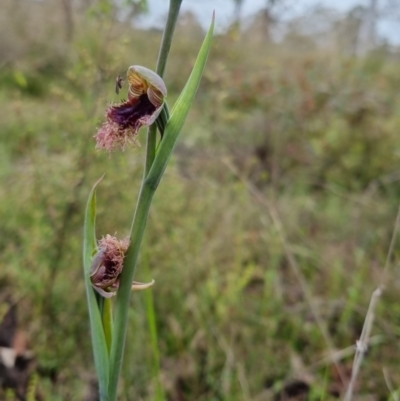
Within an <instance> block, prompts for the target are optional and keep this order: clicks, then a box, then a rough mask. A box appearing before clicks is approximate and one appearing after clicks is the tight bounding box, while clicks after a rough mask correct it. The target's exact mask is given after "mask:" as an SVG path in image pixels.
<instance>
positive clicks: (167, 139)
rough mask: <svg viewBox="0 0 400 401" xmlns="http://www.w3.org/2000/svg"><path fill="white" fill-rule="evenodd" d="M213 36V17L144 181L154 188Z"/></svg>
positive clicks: (190, 102)
mask: <svg viewBox="0 0 400 401" xmlns="http://www.w3.org/2000/svg"><path fill="white" fill-rule="evenodd" d="M213 34H214V15H213V17H212V21H211V25H210V28H209V30H208V32H207V35H206V37H205V38H204V41H203V44H202V46H201V48H200V51H199V54H198V56H197V59H196V62H195V64H194V66H193V70H192V72H191V74H190V77H189V79H188V81H187V83H186V85H185V87H184V88H183V91H182V93H181V94H180V96H179V98H178V100H177V101H176V103H175V105H174V107H173V108H172V112H171V117H170V118H169V120H168V123H167V126H166V127H165V132H164V138H163V140H162V141H161V143H160V146H159V149H158V151H157V155H156V157H155V159H154V163H153V165H152V167H151V169H150V171H149V174H148V176H147V178H146V180H147V181H148V182H151V184H152V185H154V187H157V185H158V183H159V181H160V179H161V177H162V175H163V173H164V171H165V169H166V167H167V164H168V161H169V158H170V157H171V154H172V151H173V150H174V147H175V143H176V140H177V139H178V135H179V133H180V131H181V130H182V127H183V125H184V123H185V121H186V117H187V115H188V114H189V110H190V108H191V106H192V103H193V100H194V98H195V96H196V93H197V89H198V87H199V85H200V81H201V78H202V76H203V72H204V69H205V66H206V62H207V59H208V54H209V52H210V48H211V43H212V38H213Z"/></svg>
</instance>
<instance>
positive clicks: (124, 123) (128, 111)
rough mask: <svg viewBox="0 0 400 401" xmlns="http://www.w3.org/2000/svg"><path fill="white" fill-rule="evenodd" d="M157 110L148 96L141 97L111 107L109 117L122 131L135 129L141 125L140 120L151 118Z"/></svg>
mask: <svg viewBox="0 0 400 401" xmlns="http://www.w3.org/2000/svg"><path fill="white" fill-rule="evenodd" d="M155 110H156V107H155V106H154V105H153V103H151V102H150V100H149V98H148V96H147V95H146V94H145V95H141V96H139V98H137V99H133V100H127V101H126V102H124V103H121V104H119V105H117V106H111V107H110V109H109V110H108V113H107V116H108V118H109V119H111V120H112V121H114V122H115V123H117V124H118V125H119V126H120V127H121V129H126V128H134V129H136V128H137V126H138V125H139V124H140V123H139V119H140V118H143V117H145V116H151V115H152V114H153V113H154V112H155Z"/></svg>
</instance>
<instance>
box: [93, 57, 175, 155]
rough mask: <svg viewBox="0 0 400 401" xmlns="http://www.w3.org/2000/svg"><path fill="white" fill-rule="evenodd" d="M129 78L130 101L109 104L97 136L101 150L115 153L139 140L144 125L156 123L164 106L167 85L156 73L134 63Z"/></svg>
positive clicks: (129, 71)
mask: <svg viewBox="0 0 400 401" xmlns="http://www.w3.org/2000/svg"><path fill="white" fill-rule="evenodd" d="M127 80H128V83H129V89H128V100H126V101H123V102H121V103H117V104H111V105H110V106H108V108H107V111H106V118H107V121H106V122H105V123H104V124H103V125H102V126H101V127H100V129H99V130H98V132H97V134H96V135H95V138H96V142H97V146H96V147H97V148H99V149H106V150H107V151H109V152H111V151H112V150H114V149H117V148H120V149H124V148H125V146H126V145H127V144H128V143H137V140H136V136H137V134H138V132H139V130H140V128H141V127H143V126H149V125H151V124H153V123H154V122H155V120H156V119H157V117H158V116H159V114H160V112H161V110H162V108H163V106H164V101H165V98H166V96H167V88H166V86H165V83H164V81H163V80H162V78H161V77H160V76H159V75H157V74H156V73H155V72H153V71H151V70H149V69H148V68H145V67H141V66H138V65H133V66H131V67H129V69H128V72H127Z"/></svg>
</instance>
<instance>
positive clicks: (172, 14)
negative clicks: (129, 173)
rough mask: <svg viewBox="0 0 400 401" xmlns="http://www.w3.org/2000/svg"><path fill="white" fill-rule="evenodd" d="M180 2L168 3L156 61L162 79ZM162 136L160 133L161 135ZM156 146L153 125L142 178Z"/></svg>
mask: <svg viewBox="0 0 400 401" xmlns="http://www.w3.org/2000/svg"><path fill="white" fill-rule="evenodd" d="M181 4H182V0H171V1H170V3H169V11H168V19H167V24H166V26H165V30H164V34H163V37H162V40H161V46H160V52H159V54H158V60H157V68H156V72H157V74H158V75H159V76H160V77H161V78H162V77H163V76H164V73H165V67H166V66H167V60H168V54H169V50H170V48H171V43H172V37H173V36H174V31H175V25H176V21H177V19H178V15H179V10H180V8H181ZM161 135H162V133H161ZM156 146H157V125H156V124H153V125H152V126H151V127H150V129H149V131H148V133H147V145H146V163H145V171H144V176H145V177H146V176H147V173H148V172H149V171H150V168H151V165H152V164H153V160H154V157H155V154H156Z"/></svg>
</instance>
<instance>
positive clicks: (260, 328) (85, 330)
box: [0, 0, 400, 401]
mask: <svg viewBox="0 0 400 401" xmlns="http://www.w3.org/2000/svg"><path fill="white" fill-rule="evenodd" d="M237 3H238V4H239V5H238V7H239V9H238V8H237V9H236V10H237V11H238V10H239V11H240V3H241V2H240V1H239V2H237ZM274 3H276V2H267V8H266V9H265V10H262V11H261V12H260V13H259V14H257V15H256V16H255V17H254V20H252V23H250V24H248V23H247V24H244V23H242V24H241V21H240V20H239V18H237V21H236V22H234V23H232V25H231V26H230V27H229V28H228V29H227V30H225V31H221V32H220V33H219V34H218V35H216V37H215V41H214V45H213V49H212V53H211V55H210V59H209V62H208V65H207V69H206V73H205V76H204V78H203V80H202V84H201V87H200V89H199V93H198V95H197V98H196V101H195V105H194V108H193V110H192V111H191V113H190V115H189V119H188V121H187V123H186V125H185V127H184V130H183V132H182V135H181V138H180V140H179V144H178V146H177V149H176V151H175V154H174V157H173V159H172V160H171V164H170V166H169V167H168V170H167V172H166V175H165V177H164V179H163V181H162V183H161V185H160V188H159V190H158V192H157V194H156V197H155V200H154V204H153V206H152V210H151V215H150V219H149V223H148V230H147V233H146V237H145V242H144V246H143V249H142V254H141V259H140V262H139V266H138V269H137V276H136V279H137V280H139V281H148V280H150V279H152V278H154V279H155V281H156V285H155V286H154V287H153V289H152V290H150V291H147V292H141V293H135V294H133V297H132V300H131V304H132V307H131V311H130V315H131V316H130V328H129V333H128V340H127V349H126V355H125V361H124V374H123V379H122V380H121V386H120V387H121V395H120V399H121V400H149V401H150V400H157V401H161V400H171V401H195V400H196V401H203V400H204V401H217V400H224V401H236V400H238V401H239V400H244V401H250V400H251V401H261V400H289V399H291V400H305V399H309V400H331V399H337V398H338V397H339V398H340V397H342V396H343V393H344V390H345V387H346V382H347V380H348V379H349V377H350V373H351V366H352V359H353V349H352V348H349V347H352V346H353V345H354V344H355V341H356V340H357V339H358V338H359V336H360V333H361V329H362V325H363V321H364V318H365V315H366V312H367V308H368V304H369V300H370V297H371V294H372V292H373V290H374V289H375V288H377V286H378V285H379V284H380V280H381V279H382V273H383V267H384V265H385V260H386V257H387V254H388V249H389V244H390V239H391V237H392V233H393V228H394V225H395V219H396V214H397V209H398V205H399V198H400V185H399V180H400V169H399V161H400V141H399V132H400V97H399V93H400V73H399V72H400V64H399V62H400V52H399V49H398V48H395V47H391V46H389V45H388V44H385V43H384V42H382V43H381V44H377V45H376V46H374V48H373V49H368V52H366V53H365V54H362V55H360V54H358V48H357V43H358V42H357V37H358V36H357V32H358V31H359V29H360V24H361V22H362V18H361V17H360V15H361V16H362V15H363V14H362V13H361V14H360V12H361V11H362V9H357V10H358V11H357V10H356V11H354V10H353V11H352V13H351V12H350V13H348V14H346V15H343V16H341V18H340V19H339V22H338V23H335V24H333V26H332V27H331V28H329V30H328V31H327V34H329V40H330V41H329V40H328V39H325V40H328V42H326V41H325V42H322V44H321V40H322V39H321V36H320V35H319V34H316V33H314V34H313V33H312V32H311V33H310V32H304V29H303V30H302V29H299V22H298V23H297V24H296V23H292V24H288V25H287V29H286V32H285V34H284V35H281V36H282V37H281V39H280V40H279V41H278V40H276V39H275V38H274V37H273V35H268V32H270V29H271V27H273V25H274V21H275V19H274V18H272V15H273V14H272V13H270V12H269V9H268V6H271V7H272V6H273V5H274ZM360 10H361V11H360ZM145 12H147V11H146V3H145V2H143V1H141V2H134V1H130V2H127V3H123V4H122V3H121V4H120V6H118V7H116V6H115V3H112V2H110V1H108V0H85V1H84V0H82V1H79V2H78V1H76V2H72V1H69V0H63V1H60V2H54V1H50V0H42V1H29V0H18V1H16V0H2V2H1V4H0V135H1V141H0V182H1V186H0V221H1V223H0V238H1V240H0V253H1V258H0V319H2V320H3V323H2V330H3V334H4V330H5V323H4V322H5V320H6V316H7V314H8V316H9V315H10V310H9V305H16V307H17V309H16V310H14V311H13V319H11V320H13V321H14V323H13V330H14V331H15V330H17V332H16V333H17V334H15V333H14V331H13V333H14V334H13V339H12V341H11V342H12V345H9V346H10V347H12V346H13V347H14V349H16V348H18V347H17V345H18V344H19V348H20V352H21V353H23V352H25V353H26V352H27V351H28V350H29V351H31V352H33V355H34V358H33V359H31V360H30V362H29V369H28V368H27V369H28V370H24V372H25V373H26V372H28V373H27V374H26V375H25V376H24V379H23V380H22V379H21V383H22V384H21V383H19V384H18V386H19V387H18V386H17V387H18V389H16V388H15V386H14V385H10V386H11V389H10V388H9V389H6V388H5V387H7V383H6V380H5V373H4V371H3V370H1V369H0V384H2V385H3V389H2V390H1V393H0V399H1V400H14V399H27V400H28V401H31V400H52V401H58V400H85V401H90V400H95V399H96V398H95V391H93V387H95V384H94V366H93V361H92V350H91V344H90V335H89V325H88V313H87V307H86V297H85V292H84V283H83V280H82V262H81V253H82V249H81V243H82V224H83V211H84V204H85V201H86V198H87V195H88V193H89V190H90V188H91V186H92V185H93V183H94V182H95V181H96V180H97V179H98V178H99V177H100V176H102V175H103V174H104V173H105V178H104V180H103V181H102V183H101V185H100V187H99V190H98V211H99V214H98V227H97V233H98V237H99V238H100V237H101V236H103V235H106V234H108V233H109V234H115V233H117V235H118V236H119V237H123V236H125V235H126V234H127V233H128V230H129V227H130V223H131V218H132V213H133V210H134V206H135V202H136V196H137V194H138V189H139V188H138V186H139V184H140V180H141V176H142V165H143V157H144V146H143V145H144V144H145V132H144V131H143V132H142V133H141V134H140V142H141V144H142V147H140V148H135V149H127V150H126V151H125V152H122V153H118V152H115V153H113V154H111V156H109V155H108V154H106V153H104V152H100V151H96V150H95V142H94V139H93V135H94V134H95V133H96V128H97V127H99V126H100V124H101V123H102V121H103V118H104V112H105V107H106V105H107V104H108V103H109V102H111V101H118V100H119V99H120V96H121V95H116V94H115V92H114V88H115V78H116V76H117V75H119V74H121V75H122V74H125V71H126V70H127V67H128V66H129V65H132V64H139V65H143V66H146V67H149V68H153V69H154V68H155V63H156V59H157V53H158V47H159V43H160V39H161V31H159V30H157V29H148V30H145V29H140V28H138V27H135V26H136V25H135V23H133V24H132V23H131V17H134V16H135V15H138V14H140V13H145ZM236 15H237V16H240V14H239V13H238V12H237V14H236ZM309 18H310V21H311V22H310V24H312V23H313V22H312V21H313V19H312V18H316V17H315V15H314V16H313V15H309ZM217 21H218V15H217ZM300 22H301V21H300ZM303 24H304V22H303ZM300 25H301V24H300ZM306 25H307V23H306ZM203 36H204V32H203V30H202V28H201V27H200V25H199V24H198V23H197V21H196V19H195V17H194V16H193V15H191V14H188V13H187V14H182V15H181V17H180V19H179V26H178V27H177V31H176V36H175V40H174V43H173V46H172V50H171V54H170V59H169V64H168V67H167V73H166V77H165V81H166V84H167V87H168V89H169V95H168V102H169V105H170V106H172V105H173V103H174V100H175V99H176V98H177V96H178V95H179V92H180V91H181V90H182V88H183V86H184V84H185V81H186V79H187V77H188V75H189V74H190V71H191V67H192V65H193V63H194V60H195V57H196V55H197V51H198V49H199V47H200V44H201V41H202V39H203ZM125 90H126V89H123V93H124V91H125ZM395 244H396V247H395V250H394V254H393V258H392V260H391V268H390V270H389V281H388V285H387V287H386V290H385V292H384V295H383V297H382V299H381V300H380V302H379V305H378V308H377V311H376V320H375V322H374V327H373V333H372V336H373V337H372V341H371V347H370V349H369V352H368V354H367V356H366V359H365V361H364V363H363V366H362V370H361V374H360V377H359V380H358V383H357V387H356V397H355V398H354V399H357V400H379V401H380V400H389V399H390V397H391V395H390V393H391V390H390V389H389V388H388V386H389V387H392V391H395V390H397V389H398V388H399V386H400V370H399V368H398V367H399V355H400V342H399V336H400V326H399V324H400V303H399V291H400V279H399V275H398V264H399V251H398V240H397V241H396V243H395ZM16 319H17V320H18V321H17V322H16ZM6 328H7V327H6ZM18 333H19V334H18ZM18 336H19V337H18ZM21 338H22V340H21ZM18 339H19V340H18ZM15 344H17V345H15ZM2 345H3V346H4V344H2ZM338 351H343V352H340V353H338ZM332 355H335V356H336V361H335V358H333V357H332ZM24 369H25V368H24ZM22 370H23V369H22V368H21V371H22ZM18 374H19V373H18ZM385 376H386V379H385ZM16 377H17V379H18V378H19V376H18V375H17V376H16ZM18 380H19V379H18ZM18 380H17V382H18ZM5 383H6V384H5ZM388 383H389V384H388ZM390 383H391V384H390ZM18 394H19V395H18ZM18 397H19V398H18ZM393 399H395V398H393Z"/></svg>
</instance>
